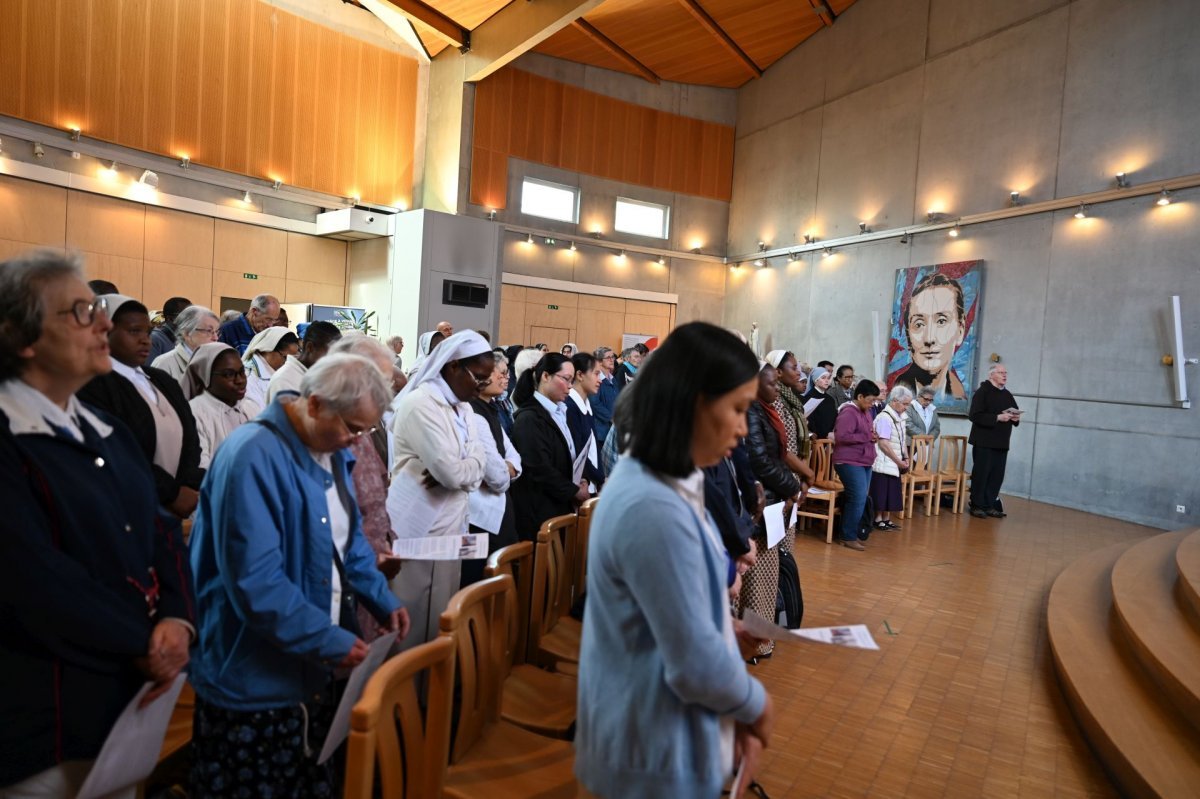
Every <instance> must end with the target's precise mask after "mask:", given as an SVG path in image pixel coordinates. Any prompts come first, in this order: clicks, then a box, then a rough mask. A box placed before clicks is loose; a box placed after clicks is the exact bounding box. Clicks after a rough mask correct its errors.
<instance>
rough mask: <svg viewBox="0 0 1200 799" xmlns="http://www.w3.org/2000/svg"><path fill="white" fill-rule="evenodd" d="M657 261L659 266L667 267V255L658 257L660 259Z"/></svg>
mask: <svg viewBox="0 0 1200 799" xmlns="http://www.w3.org/2000/svg"><path fill="white" fill-rule="evenodd" d="M656 260H657V261H658V265H659V266H666V265H667V257H666V256H665V255H660V256H658V258H657V259H656Z"/></svg>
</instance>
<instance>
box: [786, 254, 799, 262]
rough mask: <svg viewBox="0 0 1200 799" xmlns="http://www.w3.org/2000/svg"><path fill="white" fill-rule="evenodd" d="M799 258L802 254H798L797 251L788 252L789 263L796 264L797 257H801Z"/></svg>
mask: <svg viewBox="0 0 1200 799" xmlns="http://www.w3.org/2000/svg"><path fill="white" fill-rule="evenodd" d="M799 258H800V256H799V255H796V253H794V252H789V253H788V254H787V261H788V263H789V264H794V263H796V261H797V259H799Z"/></svg>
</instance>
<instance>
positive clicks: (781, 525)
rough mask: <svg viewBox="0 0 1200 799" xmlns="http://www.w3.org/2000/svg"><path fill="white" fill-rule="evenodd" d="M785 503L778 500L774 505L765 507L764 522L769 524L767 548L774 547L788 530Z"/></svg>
mask: <svg viewBox="0 0 1200 799" xmlns="http://www.w3.org/2000/svg"><path fill="white" fill-rule="evenodd" d="M783 505H784V503H782V502H776V503H775V504H774V505H768V506H767V507H765V508H763V522H765V523H766V525H767V549H774V548H775V545H776V544H778V543H779V542H780V541H782V540H783V536H784V534H785V533H786V532H787V522H786V520H785V519H784V518H783Z"/></svg>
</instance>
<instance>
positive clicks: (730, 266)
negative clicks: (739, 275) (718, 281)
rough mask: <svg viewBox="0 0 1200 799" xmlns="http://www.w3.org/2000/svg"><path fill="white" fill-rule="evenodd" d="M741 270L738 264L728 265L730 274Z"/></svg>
mask: <svg viewBox="0 0 1200 799" xmlns="http://www.w3.org/2000/svg"><path fill="white" fill-rule="evenodd" d="M741 268H742V265H741V264H740V263H736V264H730V265H729V271H730V272H736V271H737V270H739V269H741Z"/></svg>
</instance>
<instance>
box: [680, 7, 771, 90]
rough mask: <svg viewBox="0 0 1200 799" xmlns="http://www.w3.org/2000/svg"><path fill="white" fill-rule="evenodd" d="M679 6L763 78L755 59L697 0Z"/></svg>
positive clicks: (748, 67) (743, 63)
mask: <svg viewBox="0 0 1200 799" xmlns="http://www.w3.org/2000/svg"><path fill="white" fill-rule="evenodd" d="M679 4H680V5H681V6H683V7H684V8H686V9H687V11H688V13H689V14H691V15H692V16H693V17H695V18H696V21H697V22H699V23H700V26H701V27H702V28H704V29H705V30H706V31H708V32H709V33H710V34H712V36H713V37H714V38H715V39H716V40H717V41H718V42H720V43H721V45H722V46H724V47H725V49H726V50H728V51H729V52H730V53H732V54H733V56H734V57H735V58H736V59H737V60H738V62H739V63H741V65H742V66H744V67H745V68H746V69H748V70H749V71H750V73H751V74H752V75H753V76H754V77H756V78H761V77H762V74H763V72H762V70H761V69H759V67H758V64H755V63H754V59H752V58H751V57H750V56H748V55H746V51H745V50H743V49H742V48H741V47H739V46H738V43H737V42H735V41H734V40H733V37H731V36H730V35H729V34H728V33H726V32H725V29H724V28H722V27H721V26H720V25H718V24H717V21H716V20H715V19H713V18H712V17H711V16H709V13H708V12H707V11H705V10H704V9H703V8H701V7H700V3H699V2H697V0H679Z"/></svg>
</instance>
